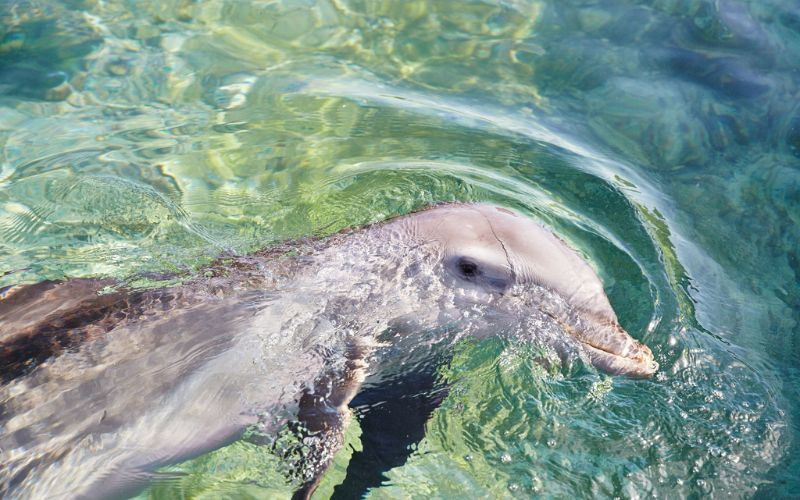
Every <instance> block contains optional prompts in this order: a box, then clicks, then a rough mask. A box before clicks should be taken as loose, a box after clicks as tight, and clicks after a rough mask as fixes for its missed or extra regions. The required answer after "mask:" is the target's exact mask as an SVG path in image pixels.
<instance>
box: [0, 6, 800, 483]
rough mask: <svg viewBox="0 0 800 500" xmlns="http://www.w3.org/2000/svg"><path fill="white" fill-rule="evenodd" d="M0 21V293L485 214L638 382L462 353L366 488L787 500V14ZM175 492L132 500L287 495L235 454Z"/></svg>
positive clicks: (238, 9) (797, 162)
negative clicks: (591, 289)
mask: <svg viewBox="0 0 800 500" xmlns="http://www.w3.org/2000/svg"><path fill="white" fill-rule="evenodd" d="M0 19H1V20H2V23H1V24H0V34H2V41H1V42H0V92H2V95H0V144H2V150H1V151H2V158H1V159H0V161H2V163H1V164H0V263H1V264H2V270H3V271H4V272H8V274H6V275H4V276H3V277H2V278H0V285H7V284H12V283H19V282H35V281H38V280H41V279H45V278H59V277H63V276H96V275H110V276H119V277H124V276H131V275H134V274H139V275H141V274H142V273H145V272H150V271H153V272H158V271H164V270H176V269H178V270H182V269H186V268H191V267H196V266H198V265H200V264H202V263H203V262H206V261H208V260H209V259H211V258H213V257H215V256H216V255H219V254H220V253H221V252H222V251H225V250H233V251H238V252H246V251H248V250H252V249H256V248H260V247H261V246H263V245H265V244H266V243H268V242H270V241H277V240H281V239H285V238H287V237H292V236H298V235H305V234H310V233H317V234H327V233H331V232H334V231H336V230H338V229H340V228H343V227H348V226H352V225H356V224H362V223H366V222H371V221H377V220H382V219H384V218H386V217H388V216H391V215H395V214H401V213H405V212H408V211H410V210H413V209H415V208H418V207H421V206H424V205H426V204H427V203H430V202H432V201H447V200H465V201H470V200H475V201H493V202H497V203H502V204H505V205H508V206H512V207H515V208H517V209H519V210H521V211H524V212H526V213H528V214H530V215H532V216H533V217H535V218H537V219H539V220H540V221H542V222H543V223H544V224H546V225H548V226H550V227H552V228H553V229H554V230H555V231H557V232H558V233H559V234H561V235H562V236H563V237H564V238H565V239H567V240H569V241H570V243H571V244H573V245H574V246H575V247H577V248H579V249H580V250H581V251H582V252H583V253H584V254H585V255H586V256H587V258H588V259H589V260H590V261H591V262H592V263H593V264H594V266H595V267H596V268H597V269H598V271H599V272H600V274H601V276H602V277H603V280H604V282H605V283H606V285H607V289H608V292H609V295H610V298H611V301H612V303H613V305H614V307H615V309H616V310H617V311H618V313H619V315H620V319H621V321H622V323H623V325H624V326H625V327H626V328H627V329H628V330H629V331H630V332H632V334H633V335H634V336H636V337H638V338H639V339H641V340H643V341H644V342H645V343H647V344H648V345H649V346H650V347H651V348H652V349H653V351H654V353H655V354H656V357H657V359H658V360H659V362H660V364H661V367H662V370H661V372H660V373H659V374H658V376H657V377H655V378H654V379H653V380H650V381H635V382H634V381H629V380H624V379H619V378H614V379H608V378H606V377H603V376H600V375H598V374H596V373H593V372H586V371H581V370H580V369H577V370H573V371H566V372H563V373H562V372H547V371H545V370H543V369H541V368H540V367H538V366H537V365H536V364H535V363H534V362H532V361H531V358H532V356H531V355H530V353H529V352H526V350H525V347H524V346H517V345H509V344H502V343H496V342H483V343H465V344H463V345H461V346H459V351H458V352H457V353H456V356H455V357H454V359H453V360H452V361H451V362H450V363H449V364H448V365H447V366H445V367H442V368H441V370H440V376H441V378H442V379H443V380H445V381H449V382H450V383H451V389H450V392H449V394H448V396H447V398H446V399H445V401H444V402H443V404H442V406H441V408H440V409H438V410H437V411H435V412H434V414H433V416H432V417H431V420H430V422H429V424H428V433H427V435H426V437H425V438H424V439H423V441H422V442H420V444H419V445H418V448H417V450H416V451H415V452H414V453H413V454H412V455H411V457H410V459H409V461H408V462H407V463H406V464H405V465H404V466H402V467H398V468H396V469H393V470H392V471H391V472H389V473H388V476H389V480H390V481H389V483H388V484H386V485H384V486H383V487H380V488H375V489H373V490H371V494H372V496H374V497H376V498H383V497H392V496H405V495H411V496H415V495H417V496H420V497H421V496H427V495H429V494H430V493H431V492H439V493H441V494H452V495H456V494H464V493H470V494H473V495H474V494H484V495H491V496H495V495H508V496H514V495H518V496H526V495H530V494H531V493H532V492H543V493H546V494H551V495H553V496H572V495H575V494H581V495H588V494H597V495H603V496H622V497H638V496H650V495H655V496H672V495H675V494H676V493H678V494H680V495H683V496H689V495H699V494H706V493H713V494H715V495H717V496H745V497H748V496H753V495H758V496H767V495H782V496H789V495H792V494H794V492H796V491H797V488H798V486H800V484H798V476H797V474H796V471H797V470H800V463H798V458H799V457H800V448H799V447H798V445H797V437H798V434H797V433H798V431H800V424H799V423H798V418H800V403H798V402H799V401H800V394H798V392H799V391H798V382H800V373H798V368H797V363H798V358H799V357H800V341H799V340H798V336H800V326H798V325H800V292H798V290H800V288H798V280H799V279H800V256H799V255H798V248H800V229H798V228H800V159H799V158H800V149H798V148H800V114H799V113H800V110H799V109H798V106H797V103H796V102H795V101H797V66H796V63H795V61H797V60H798V59H799V58H800V54H799V53H798V52H800V10H798V9H797V7H796V6H793V5H792V4H788V5H783V2H777V1H774V2H763V1H762V2H750V3H748V2H736V1H733V0H731V1H718V2H693V1H682V2H678V1H675V2H670V1H663V2H652V3H647V4H645V3H640V4H634V3H623V2H611V1H605V2H556V1H554V2H504V3H499V2H498V3H496V4H495V3H483V2H470V3H464V2H444V1H443V2H434V3H432V4H428V3H426V2H402V3H397V2H391V3H390V2H364V3H358V2H341V1H337V2H331V3H314V2H263V3H262V2H239V1H237V2H220V1H211V2H202V3H197V4H195V3H190V2H136V3H133V2H104V3H95V2H91V1H86V2H80V1H74V2H50V3H48V2H10V3H6V4H4V6H3V8H2V12H0ZM359 432H360V431H359V429H358V428H353V430H352V431H351V436H350V441H351V442H352V443H353V444H354V446H357V444H358V433H359ZM346 462H347V452H345V453H343V455H342V456H340V457H339V463H338V465H337V468H336V471H335V473H333V474H330V476H329V477H328V478H327V479H326V485H324V488H323V491H321V493H325V492H326V491H331V490H332V489H333V487H334V485H335V484H336V482H337V481H339V480H341V479H342V477H343V476H344V470H345V468H346ZM173 470H174V471H180V472H182V473H183V475H179V476H175V477H174V478H173V479H170V480H164V481H162V482H160V483H159V484H158V485H156V486H154V487H153V488H152V489H151V490H149V491H148V492H146V493H145V494H146V495H150V496H154V497H159V498H166V497H173V496H176V495H177V494H179V493H180V492H182V491H183V492H185V491H189V492H192V493H195V494H206V495H209V496H213V495H216V494H219V493H221V492H224V493H227V494H231V495H234V494H235V495H245V494H252V495H254V496H266V495H269V494H274V493H275V492H276V491H289V490H288V489H287V488H285V487H282V486H281V481H282V480H281V465H280V463H279V462H278V461H277V459H275V458H274V457H273V456H272V455H270V454H269V453H267V452H266V451H264V450H263V449H261V448H258V447H256V446H253V445H249V444H246V443H235V444H233V445H231V446H229V447H226V448H224V449H222V450H219V451H217V452H215V453H211V454H209V455H207V456H204V457H201V458H199V459H196V460H194V461H191V462H189V463H187V464H183V465H180V466H176V467H174V468H173ZM281 488H283V489H281ZM325 488H327V490H326V489H325Z"/></svg>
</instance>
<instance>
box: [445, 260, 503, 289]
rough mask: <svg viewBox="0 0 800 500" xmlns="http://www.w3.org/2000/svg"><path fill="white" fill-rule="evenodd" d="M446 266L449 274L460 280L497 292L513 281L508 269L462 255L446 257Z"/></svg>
mask: <svg viewBox="0 0 800 500" xmlns="http://www.w3.org/2000/svg"><path fill="white" fill-rule="evenodd" d="M446 268H447V269H448V271H449V273H450V274H451V275H453V276H455V277H456V278H458V280H460V281H462V282H467V283H471V284H472V285H477V286H480V287H483V288H487V289H490V290H493V291H497V292H503V291H505V290H506V289H508V288H509V287H510V286H511V285H512V284H513V281H514V278H513V276H512V275H511V274H509V272H508V270H506V269H504V268H502V267H499V266H497V265H495V264H490V263H486V262H480V261H478V260H476V259H474V258H472V257H467V256H464V255H460V256H457V257H454V258H451V259H448V261H447V263H446Z"/></svg>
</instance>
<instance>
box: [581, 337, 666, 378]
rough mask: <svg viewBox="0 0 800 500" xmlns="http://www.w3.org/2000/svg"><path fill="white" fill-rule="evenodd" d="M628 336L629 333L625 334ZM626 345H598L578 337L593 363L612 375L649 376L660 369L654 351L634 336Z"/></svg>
mask: <svg viewBox="0 0 800 500" xmlns="http://www.w3.org/2000/svg"><path fill="white" fill-rule="evenodd" d="M625 335H626V336H628V334H627V333H626V334H625ZM628 337H629V342H626V344H627V345H626V346H625V347H623V348H621V349H618V348H616V345H615V346H612V347H609V346H598V345H595V344H594V343H590V342H587V341H585V340H584V339H580V338H579V339H578V341H579V342H580V344H581V346H582V347H583V348H584V351H585V352H586V354H588V355H589V359H590V360H591V362H592V364H593V365H594V366H595V367H597V368H598V369H600V370H602V371H604V372H606V373H610V374H612V375H625V376H628V377H631V378H649V377H651V376H653V374H655V373H656V371H658V362H656V360H655V359H654V358H653V353H652V352H651V351H650V349H649V348H648V347H647V346H646V345H643V344H640V343H639V342H637V341H636V340H634V339H633V338H632V337H630V336H628Z"/></svg>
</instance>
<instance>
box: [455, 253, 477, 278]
mask: <svg viewBox="0 0 800 500" xmlns="http://www.w3.org/2000/svg"><path fill="white" fill-rule="evenodd" d="M456 268H458V272H459V273H460V274H461V276H462V277H463V278H465V279H467V280H473V279H475V278H477V277H478V276H480V275H481V274H482V273H481V270H480V268H479V267H478V264H477V263H476V262H474V261H472V260H470V259H468V258H466V257H461V258H460V259H458V262H457V263H456Z"/></svg>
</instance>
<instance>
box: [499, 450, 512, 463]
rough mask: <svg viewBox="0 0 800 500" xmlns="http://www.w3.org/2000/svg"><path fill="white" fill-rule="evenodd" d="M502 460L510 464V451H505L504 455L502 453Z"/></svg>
mask: <svg viewBox="0 0 800 500" xmlns="http://www.w3.org/2000/svg"><path fill="white" fill-rule="evenodd" d="M500 461H501V462H503V463H504V464H510V463H511V455H509V454H508V453H503V454H502V455H500Z"/></svg>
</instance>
